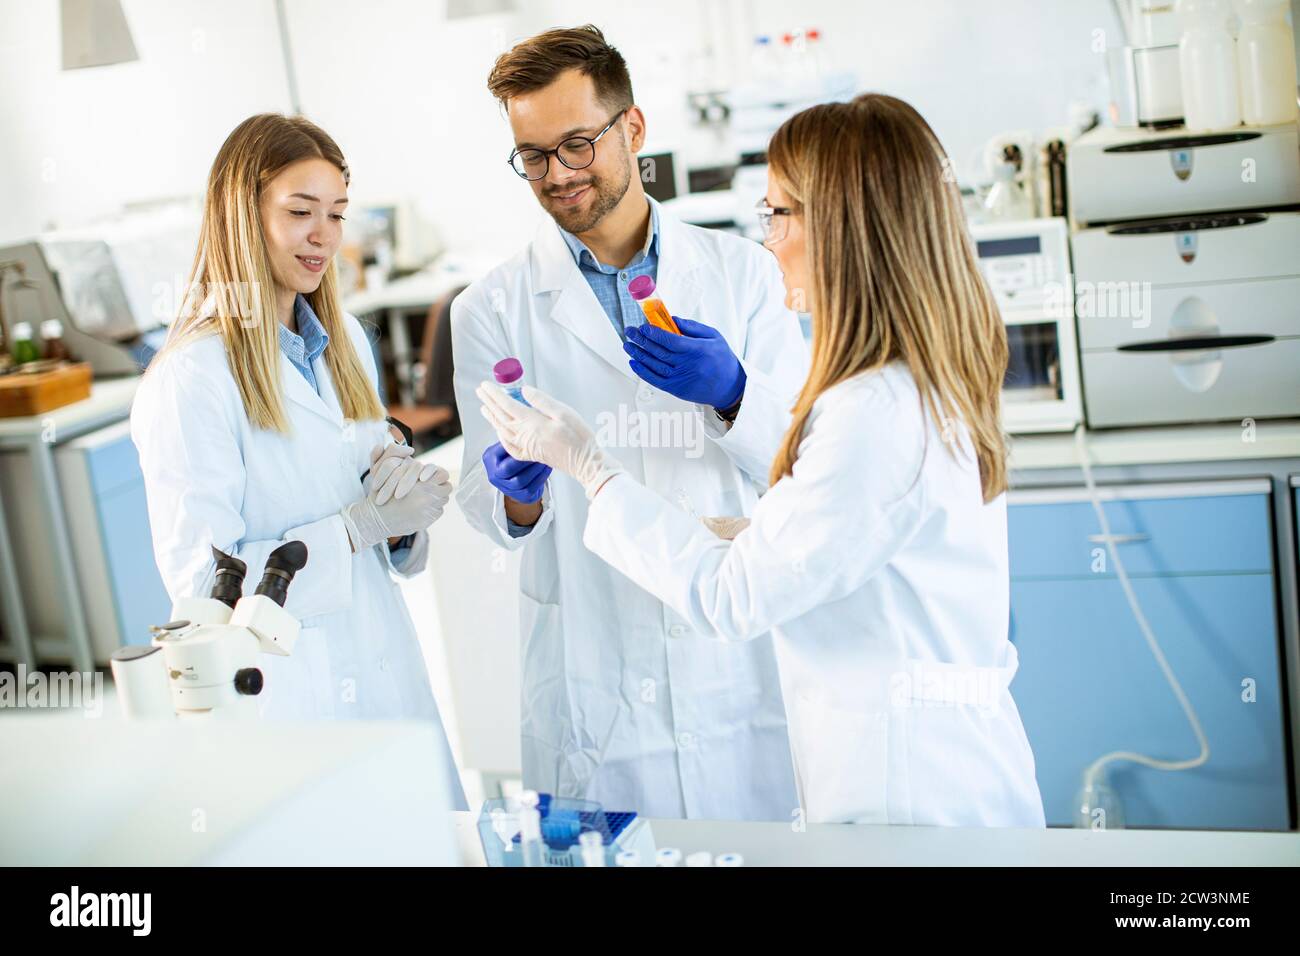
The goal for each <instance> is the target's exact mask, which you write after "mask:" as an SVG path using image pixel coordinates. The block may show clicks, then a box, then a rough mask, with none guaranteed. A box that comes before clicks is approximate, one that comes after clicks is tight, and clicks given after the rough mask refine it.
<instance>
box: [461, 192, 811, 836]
mask: <svg viewBox="0 0 1300 956" xmlns="http://www.w3.org/2000/svg"><path fill="white" fill-rule="evenodd" d="M659 217H660V234H659V236H660V238H659V264H658V277H657V286H658V292H657V294H658V295H660V296H661V297H662V298H663V300H664V302H665V303H666V304H667V306H668V308H669V309H670V310H671V311H672V312H673V313H674V314H675V315H680V316H683V317H686V318H691V319H695V320H697V321H700V322H705V323H708V324H710V325H712V326H714V327H715V328H717V329H718V330H719V331H720V332H721V333H722V334H723V336H724V337H725V338H726V340H727V343H728V344H729V345H730V346H731V349H732V351H733V352H734V353H735V354H736V355H737V356H738V357H739V358H740V360H741V364H742V365H743V366H744V368H745V371H746V374H747V385H746V388H745V396H744V401H743V403H742V405H741V408H740V413H739V415H738V416H737V419H736V422H735V424H734V425H733V426H732V427H731V428H730V429H729V430H727V429H726V428H725V426H724V425H723V424H722V423H721V422H720V421H719V420H718V419H717V417H716V415H715V414H714V411H713V409H711V408H707V407H703V406H699V405H694V404H692V403H688V402H685V401H682V400H680V399H678V398H675V397H673V396H672V395H669V394H667V393H665V392H662V391H659V390H657V389H655V388H652V387H651V386H650V385H648V384H646V383H644V382H642V381H641V380H640V379H639V378H637V377H636V375H635V374H634V373H633V372H632V370H631V369H630V368H629V367H628V356H627V355H626V354H625V353H624V352H623V350H622V343H621V342H620V339H619V336H618V333H617V332H615V330H614V328H613V326H612V325H611V323H610V320H609V318H608V316H606V314H605V312H604V310H603V309H602V308H601V306H600V304H599V302H598V301H597V300H596V297H595V295H594V293H593V292H592V291H591V287H590V286H589V285H588V284H587V280H586V279H585V278H584V276H583V275H582V273H581V272H580V270H579V269H578V266H577V264H576V263H575V261H574V258H573V255H572V253H571V252H570V251H569V248H568V247H567V246H566V245H565V243H564V240H563V237H562V236H561V235H560V232H559V229H558V227H557V226H556V225H555V224H554V223H553V222H552V221H551V220H549V219H547V220H545V221H543V222H542V223H541V226H540V228H539V229H538V231H537V234H536V236H535V237H534V239H533V241H532V243H531V244H530V245H529V246H527V247H526V248H525V249H524V250H523V251H522V252H520V253H519V254H517V255H516V256H515V257H513V258H512V259H510V260H508V261H506V262H505V263H503V264H502V265H501V266H499V267H497V268H496V269H494V270H493V271H492V272H490V273H489V274H488V275H487V276H485V277H484V278H483V279H481V280H480V281H478V282H476V283H474V284H473V285H472V286H471V287H470V288H469V289H468V290H466V291H465V292H464V293H463V294H461V295H460V296H459V297H457V299H456V300H455V302H454V304H453V306H452V339H453V347H454V352H455V369H456V372H455V385H456V399H457V402H458V404H459V406H460V409H461V421H462V423H463V426H464V429H465V461H464V467H463V469H462V471H461V485H460V488H459V489H458V490H457V500H458V502H459V504H460V506H461V508H462V509H463V511H464V513H465V516H466V518H467V519H468V521H469V522H470V524H471V525H472V526H474V527H475V528H476V529H478V530H479V531H481V532H482V533H484V534H486V535H487V536H488V537H489V538H491V540H492V541H494V542H495V543H496V544H497V545H498V546H500V547H501V548H503V549H511V550H513V549H517V548H522V549H523V555H522V562H521V572H520V590H521V592H522V593H521V611H520V616H521V631H520V633H521V635H522V657H521V660H522V684H523V697H522V701H521V717H522V725H523V726H522V749H523V771H524V782H525V784H526V785H528V786H530V787H534V788H536V789H539V790H543V791H548V792H551V793H555V794H560V795H564V796H577V797H582V798H586V799H590V800H596V801H599V802H601V803H602V804H603V805H604V806H606V807H607V808H609V809H611V810H636V811H638V812H640V813H643V814H647V815H649V816H652V817H670V818H681V817H689V818H704V819H710V818H711V819H762V820H789V819H790V818H791V814H792V813H793V812H795V794H794V780H793V771H792V768H791V765H790V752H789V742H788V736H787V734H786V728H785V711H784V707H783V704H782V701H781V693H780V686H779V682H778V679H777V671H776V662H775V658H774V656H773V651H772V645H771V640H770V638H769V637H766V636H757V637H756V640H754V641H753V642H752V643H750V644H746V645H726V644H721V643H718V642H716V641H711V640H707V639H706V638H705V637H704V636H702V635H700V634H698V633H696V631H695V629H694V627H693V626H692V624H691V622H690V621H688V620H687V619H686V618H685V617H683V616H682V615H680V614H677V613H674V611H673V610H672V609H671V608H669V607H667V606H665V605H664V604H662V603H661V602H660V601H658V600H656V599H655V598H653V597H651V596H650V595H649V594H647V593H646V592H645V591H643V590H641V589H640V588H638V587H636V586H635V585H634V584H633V583H632V582H630V581H628V580H627V579H626V578H624V577H623V576H622V575H619V574H618V573H616V572H614V571H613V570H612V569H611V568H610V567H609V566H608V565H606V564H605V563H604V562H602V561H600V560H598V559H597V558H596V557H595V556H594V555H592V554H591V553H590V552H589V551H588V550H587V549H586V548H584V547H583V545H582V529H583V526H584V524H585V523H586V520H587V500H586V496H585V495H584V494H583V491H582V489H581V488H580V487H579V486H578V484H577V483H576V482H574V481H573V480H572V479H570V478H568V477H567V476H564V475H560V474H555V475H553V476H552V477H551V479H550V480H549V481H548V482H547V488H546V491H545V494H544V496H543V498H542V505H543V511H542V516H541V519H540V520H539V521H538V522H537V524H536V525H535V526H534V527H533V530H532V531H531V533H529V534H528V535H527V536H525V537H522V538H512V537H510V535H509V533H508V531H507V524H506V517H505V510H504V499H503V496H502V494H501V493H500V492H499V491H497V490H496V489H495V488H494V487H492V485H491V484H489V483H488V480H487V475H486V473H485V470H484V467H483V464H482V460H481V459H482V454H483V450H484V449H485V448H486V447H487V446H488V445H490V444H492V443H493V442H495V441H496V435H495V434H494V433H493V431H492V429H491V428H490V427H489V426H488V424H487V423H486V422H485V421H484V420H483V418H482V416H481V415H480V414H479V411H478V407H479V404H480V402H479V400H478V399H477V398H476V397H475V395H474V389H475V387H476V386H477V385H478V384H479V383H480V382H481V381H483V380H484V379H490V378H491V372H492V366H493V364H494V363H496V362H497V361H499V360H500V359H502V358H504V357H506V356H516V357H518V358H519V360H520V361H521V362H522V363H523V368H524V379H525V381H526V382H528V383H529V384H532V385H536V386H537V387H539V388H541V389H544V390H545V391H547V392H549V393H550V394H552V395H554V396H556V397H557V398H559V399H560V400H561V401H564V402H566V403H568V404H569V405H571V406H573V407H574V408H576V409H577V410H578V411H579V412H580V413H581V414H582V415H583V417H584V418H585V419H586V420H587V421H590V422H593V423H596V425H597V426H598V428H600V429H601V430H602V442H603V443H604V444H605V445H606V447H608V448H609V449H610V451H611V452H612V453H613V454H614V455H615V456H616V457H617V458H618V459H619V461H621V462H622V463H623V465H624V466H625V467H626V468H627V469H628V471H629V472H630V473H631V474H632V475H634V476H635V477H636V479H637V481H639V482H644V483H645V484H647V485H649V486H650V487H652V488H654V489H656V490H658V491H659V492H660V493H662V494H663V495H665V496H668V497H671V498H672V500H673V501H674V503H675V505H676V507H677V508H679V509H680V513H681V514H682V515H683V520H687V521H694V520H695V519H694V518H687V517H686V515H688V514H693V515H695V516H698V517H703V516H708V515H746V514H749V512H750V511H751V510H752V509H753V507H754V505H755V503H756V502H757V501H758V496H759V493H760V492H761V491H762V490H763V489H764V488H765V487H766V485H767V473H768V470H769V468H770V466H771V461H772V456H773V455H774V454H775V451H776V448H777V445H778V443H779V441H780V438H781V436H782V434H783V433H784V431H785V428H786V427H787V425H788V423H789V409H790V407H791V405H792V404H793V401H794V397H795V396H796V394H797V392H798V390H799V387H800V385H801V384H802V382H803V379H804V378H805V376H806V374H807V364H808V351H807V347H806V345H805V344H804V342H803V338H802V336H801V334H800V331H799V324H798V320H797V318H796V316H795V315H794V313H792V312H790V311H788V310H787V309H785V308H784V306H783V305H782V299H783V293H782V290H781V280H780V273H779V271H778V270H777V268H776V263H775V261H774V260H773V258H772V257H771V255H770V254H769V253H768V252H766V251H765V250H764V249H763V248H762V247H760V246H759V245H757V244H756V243H753V242H750V241H748V240H743V239H739V238H737V237H735V236H731V235H726V234H723V233H719V232H714V231H710V230H705V229H700V228H697V227H695V226H690V225H687V224H685V223H682V222H681V221H679V220H677V219H675V218H674V217H673V216H672V215H671V214H669V213H668V212H666V211H665V210H663V209H660V210H659ZM643 413H649V414H648V415H645V416H644V417H637V416H639V415H642V414H643ZM638 425H640V426H642V428H641V435H640V437H639V438H638V436H637V434H636V427H637V426H638ZM674 431H675V435H674ZM656 445H657V446H659V447H655V446H656ZM665 445H676V447H664V446H665ZM485 586H488V587H491V586H492V581H491V578H490V576H488V577H487V578H485Z"/></svg>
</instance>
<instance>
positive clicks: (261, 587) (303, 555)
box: [257, 541, 307, 607]
mask: <svg viewBox="0 0 1300 956" xmlns="http://www.w3.org/2000/svg"><path fill="white" fill-rule="evenodd" d="M306 564H307V545H305V544H303V543H302V542H301V541H289V542H287V543H285V544H282V545H280V547H278V548H276V549H275V550H274V551H272V552H271V554H270V556H269V557H268V558H267V559H266V568H265V569H264V570H263V571H262V580H261V583H259V584H258V585H257V593H258V594H265V595H266V596H267V597H269V598H270V599H271V600H272V601H274V602H275V603H276V604H278V605H280V607H284V599H285V598H286V597H287V596H288V591H289V585H290V583H292V581H293V576H294V575H295V574H297V573H298V572H299V571H301V570H302V569H303V567H304V566H305V565H306Z"/></svg>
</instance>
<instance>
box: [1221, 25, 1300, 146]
mask: <svg viewBox="0 0 1300 956" xmlns="http://www.w3.org/2000/svg"><path fill="white" fill-rule="evenodd" d="M1234 3H1235V6H1236V8H1237V14H1238V16H1240V17H1241V32H1240V33H1239V34H1238V35H1237V75H1238V77H1239V78H1240V82H1241V87H1240V88H1241V118H1242V120H1244V121H1245V123H1246V125H1247V126H1273V125H1276V124H1279V123H1293V122H1295V119H1296V63H1295V37H1294V36H1293V35H1292V32H1291V26H1290V24H1288V23H1287V22H1286V8H1287V4H1286V2H1285V0H1234Z"/></svg>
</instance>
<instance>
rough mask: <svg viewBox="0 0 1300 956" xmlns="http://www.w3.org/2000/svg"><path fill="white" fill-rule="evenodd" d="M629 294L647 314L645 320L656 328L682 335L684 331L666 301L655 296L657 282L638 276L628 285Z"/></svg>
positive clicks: (647, 277)
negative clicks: (665, 303) (678, 325)
mask: <svg viewBox="0 0 1300 956" xmlns="http://www.w3.org/2000/svg"><path fill="white" fill-rule="evenodd" d="M627 294H628V295H630V296H631V297H632V298H634V299H636V301H637V304H638V305H640V306H641V311H642V312H644V313H645V319H646V321H647V322H649V323H650V324H651V325H653V326H654V327H655V328H658V329H663V330H664V331H665V332H671V333H672V334H673V335H681V334H682V330H681V329H679V328H678V327H677V323H676V322H674V321H673V314H672V313H671V312H669V311H668V306H666V305H664V300H663V299H661V298H659V297H658V296H657V295H655V280H654V279H652V278H650V277H649V276H637V277H636V278H635V279H633V280H632V281H631V282H629V283H628V284H627Z"/></svg>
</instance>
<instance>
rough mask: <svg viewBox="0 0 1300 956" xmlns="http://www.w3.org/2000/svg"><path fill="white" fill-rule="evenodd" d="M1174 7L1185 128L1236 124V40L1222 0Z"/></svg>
mask: <svg viewBox="0 0 1300 956" xmlns="http://www.w3.org/2000/svg"><path fill="white" fill-rule="evenodd" d="M1174 12H1175V13H1177V15H1178V19H1179V20H1180V21H1181V23H1182V27H1183V35H1182V38H1181V39H1180V40H1179V41H1178V73H1179V78H1180V81H1181V84H1182V90H1183V124H1184V125H1185V126H1186V127H1187V129H1188V131H1190V132H1196V131H1200V130H1222V129H1228V128H1229V127H1232V126H1237V125H1238V124H1240V123H1241V100H1240V97H1239V96H1238V94H1237V44H1236V41H1235V40H1233V38H1232V34H1231V33H1229V32H1228V20H1229V17H1231V15H1232V11H1231V10H1230V9H1229V7H1228V3H1227V0H1178V2H1177V4H1176V5H1175V7H1174ZM1294 92H1295V91H1294V90H1293V91H1292V94H1293V95H1294Z"/></svg>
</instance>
